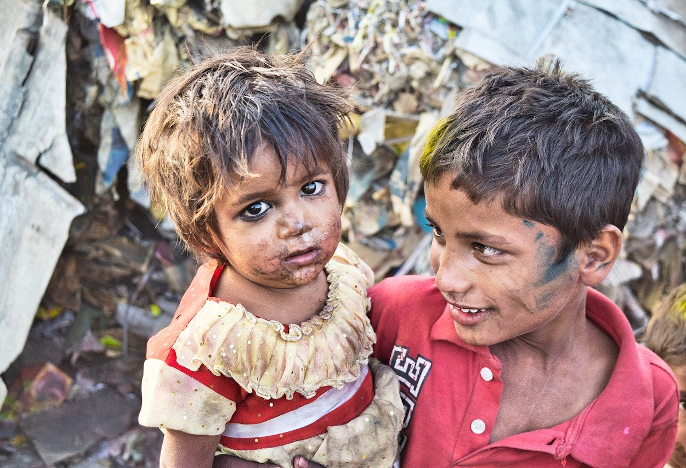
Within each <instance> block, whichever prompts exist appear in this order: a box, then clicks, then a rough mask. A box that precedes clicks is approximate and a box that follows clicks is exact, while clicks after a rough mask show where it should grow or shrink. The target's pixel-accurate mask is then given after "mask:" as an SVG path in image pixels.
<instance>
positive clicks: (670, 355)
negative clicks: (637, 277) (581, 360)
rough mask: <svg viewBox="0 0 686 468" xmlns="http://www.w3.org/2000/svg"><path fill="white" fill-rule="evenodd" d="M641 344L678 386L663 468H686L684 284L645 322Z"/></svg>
mask: <svg viewBox="0 0 686 468" xmlns="http://www.w3.org/2000/svg"><path fill="white" fill-rule="evenodd" d="M644 342H645V345H646V346H647V347H648V349H651V350H652V351H654V352H655V353H656V354H657V355H658V356H660V357H661V358H662V359H664V360H665V362H666V363H667V364H669V367H670V368H671V369H672V372H674V375H675V376H676V380H677V382H678V383H679V430H678V431H677V437H676V444H675V445H674V450H673V451H672V456H671V457H670V459H669V465H666V466H671V467H672V468H686V284H682V285H681V286H678V287H676V288H675V289H674V290H673V291H672V292H671V293H669V296H667V298H666V299H665V300H664V301H663V302H662V304H660V307H659V308H658V310H657V312H655V314H654V315H653V317H652V318H651V319H650V323H648V329H647V330H646V335H645V338H644Z"/></svg>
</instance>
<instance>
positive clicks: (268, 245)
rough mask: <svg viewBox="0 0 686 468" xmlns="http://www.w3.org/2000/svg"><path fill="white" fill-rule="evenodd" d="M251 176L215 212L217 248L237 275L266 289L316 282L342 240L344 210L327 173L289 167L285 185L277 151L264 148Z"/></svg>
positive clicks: (227, 194) (291, 163)
mask: <svg viewBox="0 0 686 468" xmlns="http://www.w3.org/2000/svg"><path fill="white" fill-rule="evenodd" d="M250 170H251V172H253V173H254V174H256V175H257V176H256V177H249V178H245V179H244V180H242V181H240V182H239V183H238V184H237V185H235V186H233V187H232V188H231V189H228V190H227V191H226V192H225V194H224V196H222V198H221V199H220V200H219V202H218V203H217V204H216V206H215V213H216V216H217V221H218V225H219V231H220V239H219V247H220V249H221V251H222V253H223V254H224V256H225V257H226V259H227V260H228V264H229V266H230V268H232V269H233V270H234V271H235V272H236V273H237V274H238V275H240V276H242V277H244V278H245V279H247V280H249V281H251V282H253V283H256V284H257V285H260V286H264V287H268V288H276V289H283V288H295V287H298V286H303V285H306V284H309V283H311V282H312V281H314V280H315V279H316V278H317V276H318V275H319V274H320V273H321V272H322V269H323V268H324V265H326V263H327V262H328V261H329V259H330V258H331V256H332V255H333V253H334V251H335V250H336V247H337V246H338V242H339V239H340V235H341V209H340V206H339V204H338V198H337V196H336V188H335V185H334V179H333V175H332V174H331V170H330V169H329V168H328V167H320V168H317V169H315V170H314V171H313V172H312V173H308V172H307V170H306V169H305V167H304V166H303V165H302V164H295V162H294V161H289V165H288V170H287V173H286V179H285V180H284V181H283V183H280V182H279V176H280V172H281V166H280V164H279V160H278V158H277V156H276V155H275V154H274V151H273V150H272V149H271V148H270V147H268V146H262V147H260V148H259V149H258V150H257V151H256V153H255V155H254V157H253V160H252V164H251V168H250Z"/></svg>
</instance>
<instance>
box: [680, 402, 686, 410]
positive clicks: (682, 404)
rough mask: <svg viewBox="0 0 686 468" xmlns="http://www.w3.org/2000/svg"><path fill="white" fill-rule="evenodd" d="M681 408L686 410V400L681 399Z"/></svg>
mask: <svg viewBox="0 0 686 468" xmlns="http://www.w3.org/2000/svg"><path fill="white" fill-rule="evenodd" d="M679 409H681V410H683V411H686V400H679Z"/></svg>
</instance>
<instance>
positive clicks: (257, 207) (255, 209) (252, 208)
mask: <svg viewBox="0 0 686 468" xmlns="http://www.w3.org/2000/svg"><path fill="white" fill-rule="evenodd" d="M269 208H271V207H270V206H269V203H267V202H265V201H258V202H255V203H252V204H250V205H249V206H248V207H247V208H245V209H244V210H243V211H242V212H241V217H243V218H245V219H256V218H259V217H260V216H262V215H263V214H264V213H266V212H267V210H268V209H269Z"/></svg>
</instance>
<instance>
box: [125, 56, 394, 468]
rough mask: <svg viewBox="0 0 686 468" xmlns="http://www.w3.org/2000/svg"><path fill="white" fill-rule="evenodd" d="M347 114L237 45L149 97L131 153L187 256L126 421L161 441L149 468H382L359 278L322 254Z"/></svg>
mask: <svg viewBox="0 0 686 468" xmlns="http://www.w3.org/2000/svg"><path fill="white" fill-rule="evenodd" d="M350 110H351V105H350V103H349V101H348V100H347V98H346V96H345V94H344V93H343V91H341V90H337V89H334V88H331V87H327V86H323V85H319V84H317V82H316V81H315V80H314V78H313V76H312V74H311V73H310V72H308V71H307V70H306V69H305V68H304V67H303V66H302V65H298V64H296V63H295V61H294V60H292V59H288V61H286V60H285V59H284V60H282V61H279V60H278V59H276V58H273V57H267V56H264V55H261V54H259V53H257V52H255V51H254V50H249V49H239V50H236V51H235V52H233V53H231V54H227V55H222V56H218V57H214V58H211V59H209V60H207V61H205V62H203V63H200V64H198V65H196V66H195V67H194V68H192V69H191V70H189V71H188V72H186V73H185V74H184V75H182V76H181V77H179V78H177V79H176V80H174V81H173V82H171V83H170V84H169V85H168V86H167V87H166V88H165V90H164V91H163V93H162V94H161V95H160V97H159V99H158V101H157V104H156V107H155V109H154V110H153V111H152V113H151V114H150V117H149V119H148V122H147V124H146V127H145V129H144V131H143V134H142V136H141V139H140V142H139V145H138V148H137V157H138V158H139V161H140V162H141V165H142V170H143V174H144V176H145V179H146V182H147V183H148V186H149V189H150V192H151V194H152V196H153V199H154V200H158V201H162V202H164V204H165V206H166V208H167V211H168V213H169V215H170V216H171V219H172V220H173V221H174V222H175V224H176V227H177V230H178V232H179V235H180V237H181V238H182V239H183V240H184V241H185V243H186V244H187V245H188V247H189V248H190V249H191V250H192V251H193V252H194V253H195V254H196V255H197V256H198V257H199V258H201V259H202V260H204V264H203V265H202V266H201V267H200V268H199V270H198V273H197V276H196V277H195V279H194V280H193V282H192V283H191V285H190V287H189V289H188V291H187V292H186V294H185V295H184V297H183V299H182V301H181V304H180V306H179V309H178V311H177V313H176V315H175V316H174V319H173V320H172V323H171V324H170V325H169V326H168V327H167V328H165V329H164V330H162V331H161V332H160V333H158V334H157V335H156V336H154V337H153V338H151V339H150V341H149V343H148V350H147V360H146V362H145V368H144V375H143V387H142V394H143V405H142V409H141V413H140V416H139V421H140V423H141V424H142V425H145V426H157V427H160V428H161V429H162V430H163V431H164V433H165V436H164V443H163V445H162V453H161V464H162V466H184V467H187V466H211V465H212V462H213V457H214V456H215V453H217V454H231V455H237V456H239V457H241V458H245V459H249V460H254V461H258V462H271V463H277V464H280V465H282V466H291V460H292V459H293V457H294V456H295V455H303V456H305V457H306V458H308V459H311V460H313V461H316V462H318V463H321V464H323V465H326V466H332V467H333V466H340V465H345V464H348V465H349V466H350V465H353V466H360V465H364V466H374V467H377V466H391V465H392V463H393V461H394V458H395V455H396V449H397V434H398V431H399V430H400V426H401V424H402V418H403V407H402V403H401V401H400V397H399V392H398V383H397V381H396V378H395V375H394V373H393V371H391V370H390V369H389V368H388V367H385V366H382V365H381V364H379V363H378V362H375V361H370V360H369V359H368V357H369V355H370V354H371V352H372V344H373V343H374V341H375V339H376V338H375V335H374V332H373V330H372V328H371V325H370V323H369V321H368V319H367V316H366V313H367V310H368V308H369V300H368V299H367V296H366V288H367V286H368V285H370V284H371V283H372V278H373V277H372V274H371V271H370V270H369V268H368V267H367V266H366V265H365V264H364V263H362V262H361V261H360V260H359V259H358V258H357V256H356V255H355V254H354V253H353V252H352V251H351V250H349V249H348V248H346V247H345V246H343V245H339V237H340V230H341V224H340V214H341V206H342V204H343V202H344V200H345V195H346V192H347V188H348V178H347V167H346V164H345V158H344V155H343V151H342V149H341V145H340V141H339V135H338V126H339V123H340V120H341V118H343V117H344V116H345V115H346V114H347V113H348V112H349V111H350ZM368 363H369V364H368Z"/></svg>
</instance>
